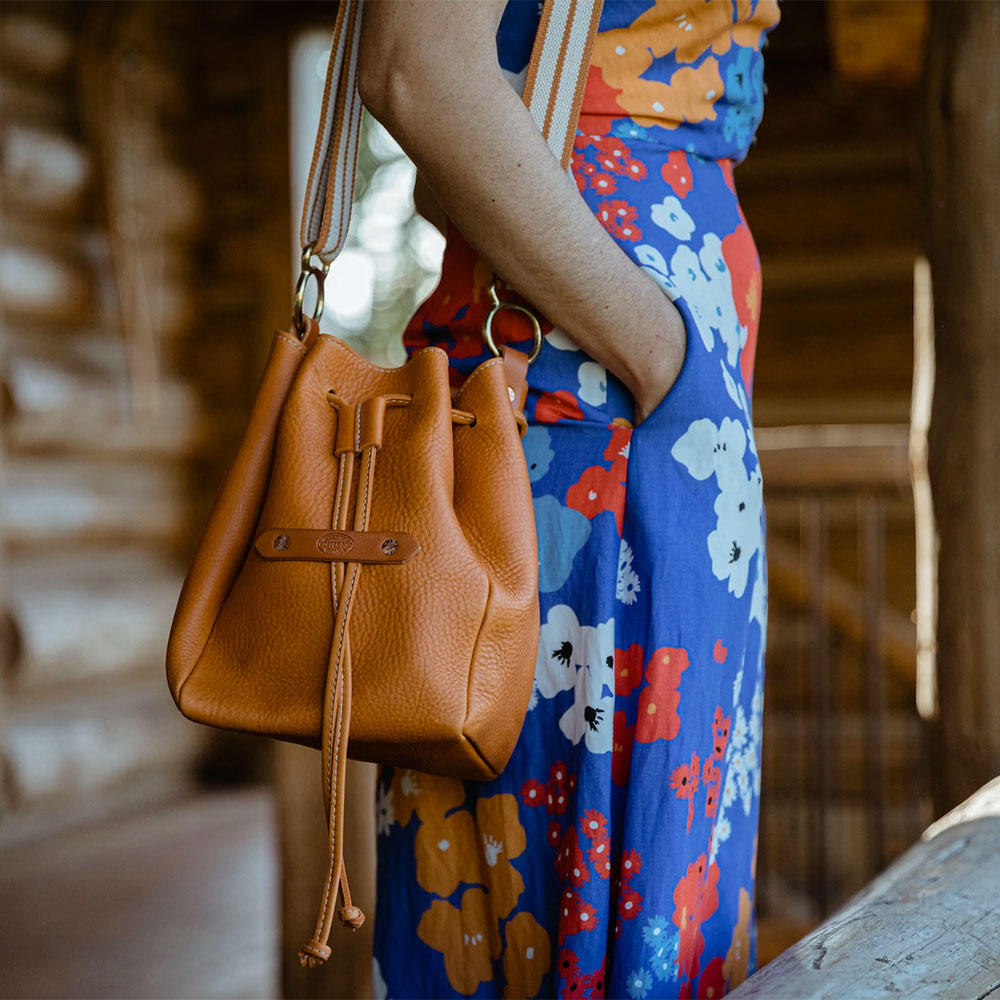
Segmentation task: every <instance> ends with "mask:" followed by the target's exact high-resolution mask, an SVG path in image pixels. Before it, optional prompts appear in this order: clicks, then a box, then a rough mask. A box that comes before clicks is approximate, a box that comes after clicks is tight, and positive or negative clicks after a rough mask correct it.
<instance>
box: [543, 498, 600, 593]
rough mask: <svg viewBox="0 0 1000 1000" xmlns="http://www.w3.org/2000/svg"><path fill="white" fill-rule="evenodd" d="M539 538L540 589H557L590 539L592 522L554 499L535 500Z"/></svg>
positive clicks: (567, 577) (549, 590)
mask: <svg viewBox="0 0 1000 1000" xmlns="http://www.w3.org/2000/svg"><path fill="white" fill-rule="evenodd" d="M535 528H536V532H537V535H538V589H539V591H540V592H541V593H543V594H550V593H552V591H554V590H558V589H559V588H560V587H561V586H562V585H563V584H564V583H565V582H566V581H567V580H568V579H569V574H570V570H571V569H572V568H573V560H574V559H575V558H576V554H577V553H578V552H579V551H580V549H582V548H583V547H584V545H586V544H587V539H588V538H590V528H591V522H590V520H589V518H587V517H585V516H584V515H583V514H581V513H580V512H579V511H577V510H572V509H571V508H569V507H564V506H563V505H562V504H561V503H560V502H559V501H558V500H557V499H556V498H555V497H552V496H543V497H536V498H535Z"/></svg>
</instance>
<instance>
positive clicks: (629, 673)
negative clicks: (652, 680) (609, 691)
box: [615, 642, 643, 698]
mask: <svg viewBox="0 0 1000 1000" xmlns="http://www.w3.org/2000/svg"><path fill="white" fill-rule="evenodd" d="M642 661H643V652H642V646H640V645H639V643H637V642H633V643H632V645H631V646H629V648H628V649H616V650H615V694H616V695H617V696H619V697H622V698H627V697H628V696H629V695H630V694H631V693H632V692H633V691H634V690H635V689H636V688H637V687H638V686H639V684H640V683H641V682H642Z"/></svg>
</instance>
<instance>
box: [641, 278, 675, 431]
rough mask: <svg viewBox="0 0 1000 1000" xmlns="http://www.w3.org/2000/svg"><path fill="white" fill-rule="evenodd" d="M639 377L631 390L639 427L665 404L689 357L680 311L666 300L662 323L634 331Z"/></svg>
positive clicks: (664, 299)
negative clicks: (686, 358)
mask: <svg viewBox="0 0 1000 1000" xmlns="http://www.w3.org/2000/svg"><path fill="white" fill-rule="evenodd" d="M634 350H635V357H636V360H637V361H638V362H639V364H637V365H636V375H635V377H634V378H633V379H632V382H633V384H632V385H630V386H629V389H630V390H631V392H632V397H633V399H634V400H635V416H634V420H633V423H634V425H635V426H637V427H638V426H639V424H641V423H642V422H643V421H644V420H645V419H646V418H647V417H648V416H649V415H650V414H651V413H652V412H653V411H654V410H655V409H656V408H657V407H658V406H659V405H660V404H661V403H662V402H663V400H664V399H666V397H667V394H668V393H669V392H670V390H671V389H672V388H673V385H674V382H676V381H677V376H678V375H680V372H681V368H682V367H683V365H684V358H685V356H686V354H687V326H686V324H685V322H684V317H683V316H682V315H681V313H680V310H679V309H678V308H677V306H675V305H674V304H673V302H671V301H670V299H668V298H667V297H666V296H664V297H663V316H662V322H660V323H658V324H657V325H656V326H655V328H653V329H652V330H636V331H634Z"/></svg>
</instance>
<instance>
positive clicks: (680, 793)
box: [670, 753, 701, 833]
mask: <svg viewBox="0 0 1000 1000" xmlns="http://www.w3.org/2000/svg"><path fill="white" fill-rule="evenodd" d="M700 768H701V758H700V757H699V756H698V755H697V754H696V753H693V754H691V763H690V764H681V765H680V767H675V768H674V770H673V773H672V774H671V775H670V787H671V788H672V789H673V790H674V797H675V798H678V799H687V803H688V818H687V832H688V833H690V832H691V820H692V819H693V818H694V793H695V792H697V791H698V787H699V785H700V784H701V779H700V777H699V775H700V773H701V772H700Z"/></svg>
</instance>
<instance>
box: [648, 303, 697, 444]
mask: <svg viewBox="0 0 1000 1000" xmlns="http://www.w3.org/2000/svg"><path fill="white" fill-rule="evenodd" d="M674 305H675V306H676V307H677V311H678V312H679V313H680V314H681V318H682V319H683V320H684V331H685V334H686V335H687V342H686V344H685V346H684V360H683V361H682V362H681V370H680V371H679V372H678V373H677V377H676V378H675V379H674V384H673V385H672V386H671V387H670V388H669V389H668V390H667V394H666V395H665V396H664V397H663V399H661V400H660V401H659V403H657V404H656V406H655V407H654V408H653V410H652V412H651V413H650V414H649V415H648V416H647V417H646V419H645V420H643V421H642V423H641V424H639V425H638V427H637V428H636V429H637V430H638V429H641V428H643V427H645V426H646V425H647V424H648V425H650V426H653V425H655V424H659V423H661V422H662V421H664V420H665V419H667V418H666V417H665V414H667V413H669V412H670V411H671V410H673V409H674V408H675V404H676V403H677V401H678V396H679V395H684V394H685V393H684V391H683V388H684V386H686V385H687V383H688V382H690V380H691V377H692V376H691V366H692V363H693V360H692V356H691V355H692V345H693V344H694V338H695V337H696V336H697V333H698V331H697V329H696V327H695V323H694V317H693V316H692V315H691V312H690V310H689V309H688V307H687V304H686V303H685V302H684V300H683V299H676V300H675V301H674Z"/></svg>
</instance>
